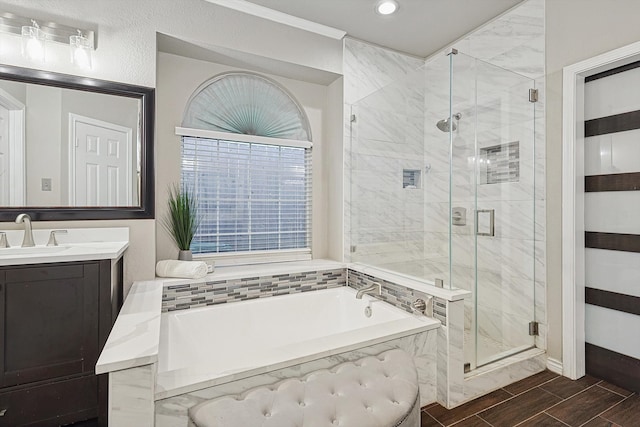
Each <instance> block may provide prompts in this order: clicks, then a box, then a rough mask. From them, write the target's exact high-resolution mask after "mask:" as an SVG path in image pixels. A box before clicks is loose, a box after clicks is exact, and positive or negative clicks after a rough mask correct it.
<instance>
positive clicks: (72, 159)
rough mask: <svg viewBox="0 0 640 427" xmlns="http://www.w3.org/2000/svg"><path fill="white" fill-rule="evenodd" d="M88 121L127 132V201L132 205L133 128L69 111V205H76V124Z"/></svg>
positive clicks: (127, 204)
mask: <svg viewBox="0 0 640 427" xmlns="http://www.w3.org/2000/svg"><path fill="white" fill-rule="evenodd" d="M77 123H87V124H89V125H93V126H100V127H104V128H107V129H111V130H114V131H117V132H123V133H126V134H127V146H126V153H127V203H126V206H130V205H131V203H133V202H132V200H133V189H132V188H131V187H132V185H133V182H132V179H133V172H132V170H131V169H132V167H133V166H132V165H131V159H132V158H133V156H132V151H131V150H132V149H133V130H132V129H131V128H128V127H126V126H120V125H117V124H115V123H109V122H105V121H102V120H98V119H94V118H91V117H86V116H81V115H79V114H75V113H69V166H68V168H69V206H76V150H77V148H78V147H77V144H76V138H77V136H76V124H77Z"/></svg>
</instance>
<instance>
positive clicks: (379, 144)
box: [344, 38, 424, 266]
mask: <svg viewBox="0 0 640 427" xmlns="http://www.w3.org/2000/svg"><path fill="white" fill-rule="evenodd" d="M423 63H424V62H423V60H421V59H419V58H414V57H411V56H408V55H404V54H402V53H399V52H395V51H392V50H388V49H383V48H380V47H377V46H373V45H370V44H368V43H365V42H361V41H358V40H355V39H350V38H347V39H345V42H344V70H345V72H344V99H345V107H344V111H345V131H344V147H345V151H344V159H345V165H344V166H345V176H344V194H345V205H344V206H345V210H344V215H345V216H344V221H345V250H344V253H345V261H352V260H356V261H357V260H362V261H365V262H367V263H369V264H373V265H378V266H380V263H382V262H394V261H395V262H398V261H399V260H402V259H403V258H404V259H407V258H408V259H409V260H410V261H413V264H417V263H418V261H419V260H420V259H421V257H422V245H423V243H422V239H421V238H416V236H419V235H420V233H421V232H422V231H423V230H422V223H423V205H422V203H423V195H422V192H421V191H419V190H412V189H403V188H402V172H403V169H419V170H421V169H422V168H423V165H422V163H423V161H422V152H423V150H422V146H421V145H422V126H423V122H422V114H421V113H422V105H423V97H422V93H421V92H420V91H419V90H415V89H412V88H410V87H404V88H398V87H396V89H400V90H398V91H395V90H388V89H387V90H384V91H381V92H380V91H379V90H380V89H381V88H383V87H386V86H388V85H390V84H392V83H393V82H396V81H400V80H403V79H406V78H407V76H409V75H411V74H412V73H413V72H415V70H417V69H418V68H419V67H421V66H422V65H423ZM374 93H375V95H373V96H370V95H372V94H374ZM365 98H366V99H365ZM363 100H364V101H363ZM354 104H359V106H358V108H354V111H353V113H355V114H356V117H357V119H356V121H355V122H353V123H352V122H351V120H350V116H351V113H352V107H353V106H354ZM352 144H353V145H352ZM352 192H353V193H354V194H357V195H358V197H353V198H352V197H351V194H352ZM352 219H353V220H354V221H355V223H354V224H353V225H352V224H351V220H352ZM352 231H353V232H354V234H353V235H352V233H351V232H352ZM353 246H355V248H354V249H355V252H354V253H353V254H352V253H351V249H352V247H353ZM352 255H353V256H352ZM410 264H411V263H410Z"/></svg>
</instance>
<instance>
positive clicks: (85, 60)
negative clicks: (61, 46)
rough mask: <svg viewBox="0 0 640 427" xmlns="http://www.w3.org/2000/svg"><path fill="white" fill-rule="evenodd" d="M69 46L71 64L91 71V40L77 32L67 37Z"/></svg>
mask: <svg viewBox="0 0 640 427" xmlns="http://www.w3.org/2000/svg"><path fill="white" fill-rule="evenodd" d="M69 45H70V46H71V62H72V63H73V64H74V65H75V66H76V67H79V68H84V69H91V51H92V50H93V40H89V39H88V38H87V37H85V36H84V35H83V34H82V31H80V30H78V34H76V35H75V36H69Z"/></svg>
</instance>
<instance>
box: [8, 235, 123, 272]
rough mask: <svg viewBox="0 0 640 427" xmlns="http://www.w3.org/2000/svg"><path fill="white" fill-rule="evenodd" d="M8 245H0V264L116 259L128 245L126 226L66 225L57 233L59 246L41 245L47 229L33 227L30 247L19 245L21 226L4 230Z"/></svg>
mask: <svg viewBox="0 0 640 427" xmlns="http://www.w3.org/2000/svg"><path fill="white" fill-rule="evenodd" d="M4 233H6V235H7V240H8V242H9V245H10V247H9V248H0V266H6V265H25V264H46V263H53V262H71V261H89V260H98V259H117V258H119V257H120V256H122V254H123V253H124V251H125V250H126V249H127V247H128V246H129V228H127V227H117V228H70V229H67V234H57V240H58V245H59V246H45V245H46V243H47V241H48V240H49V235H50V233H51V230H50V229H46V230H40V229H36V230H33V239H34V241H35V244H36V246H35V247H34V248H21V243H22V237H23V235H24V231H23V230H8V231H4Z"/></svg>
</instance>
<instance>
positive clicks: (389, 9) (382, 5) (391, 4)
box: [376, 0, 399, 15]
mask: <svg viewBox="0 0 640 427" xmlns="http://www.w3.org/2000/svg"><path fill="white" fill-rule="evenodd" d="M398 7H399V6H398V2H396V1H395V0H383V1H381V2H379V3H378V4H377V5H376V12H378V13H379V14H380V15H391V14H392V13H394V12H395V11H397V10H398Z"/></svg>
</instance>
